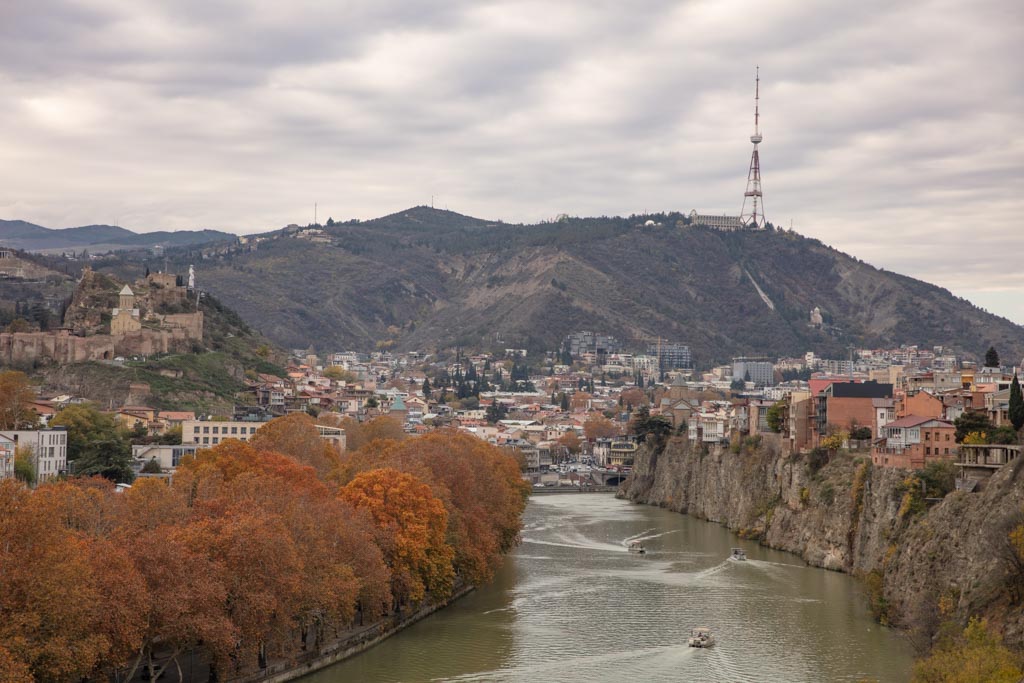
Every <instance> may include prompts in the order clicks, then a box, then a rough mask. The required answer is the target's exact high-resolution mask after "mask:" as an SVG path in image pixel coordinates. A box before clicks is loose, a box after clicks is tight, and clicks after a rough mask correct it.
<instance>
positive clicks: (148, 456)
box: [132, 444, 199, 470]
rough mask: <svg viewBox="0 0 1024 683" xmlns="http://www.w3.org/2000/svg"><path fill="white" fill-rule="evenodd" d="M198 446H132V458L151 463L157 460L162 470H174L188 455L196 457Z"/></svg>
mask: <svg viewBox="0 0 1024 683" xmlns="http://www.w3.org/2000/svg"><path fill="white" fill-rule="evenodd" d="M198 448H199V447H198V446H196V445H195V444H191V445H188V446H184V445H183V446H167V445H163V444H148V445H144V446H132V458H133V459H134V460H142V461H145V462H149V461H150V460H156V461H157V463H159V465H160V469H162V470H173V469H175V468H177V467H178V465H180V464H181V459H182V458H183V457H185V456H186V455H195V452H196V451H197V450H198Z"/></svg>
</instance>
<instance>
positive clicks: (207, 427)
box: [203, 425, 210, 434]
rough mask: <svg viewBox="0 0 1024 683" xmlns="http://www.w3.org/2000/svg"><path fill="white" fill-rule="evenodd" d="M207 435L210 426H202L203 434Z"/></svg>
mask: <svg viewBox="0 0 1024 683" xmlns="http://www.w3.org/2000/svg"><path fill="white" fill-rule="evenodd" d="M209 433H210V425H204V426H203V434H209Z"/></svg>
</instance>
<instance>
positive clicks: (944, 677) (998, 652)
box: [913, 617, 1024, 683]
mask: <svg viewBox="0 0 1024 683" xmlns="http://www.w3.org/2000/svg"><path fill="white" fill-rule="evenodd" d="M1022 676H1024V663H1022V661H1021V658H1020V656H1019V655H1017V654H1015V653H1014V652H1013V651H1012V650H1010V649H1009V648H1007V647H1006V646H1005V645H1003V644H1002V643H1001V642H1000V640H999V637H998V636H997V635H996V634H995V633H994V632H993V631H992V630H991V629H990V628H989V626H988V621H987V620H985V619H978V618H977V617H971V620H970V622H969V623H968V624H967V628H965V629H964V630H963V633H962V634H961V635H959V636H957V637H955V638H946V639H944V641H943V642H940V643H939V644H938V645H937V646H936V648H935V650H934V651H933V652H932V654H931V655H929V656H928V657H926V658H925V659H922V660H920V661H918V662H917V663H916V664H915V665H914V678H913V681H914V683H975V682H976V681H986V682H987V683H1017V682H1018V681H1019V680H1020V679H1021V677H1022Z"/></svg>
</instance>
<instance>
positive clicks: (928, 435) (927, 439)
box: [924, 432, 932, 441]
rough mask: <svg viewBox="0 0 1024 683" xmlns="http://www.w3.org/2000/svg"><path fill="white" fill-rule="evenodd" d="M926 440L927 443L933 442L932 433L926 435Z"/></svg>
mask: <svg viewBox="0 0 1024 683" xmlns="http://www.w3.org/2000/svg"><path fill="white" fill-rule="evenodd" d="M924 440H925V441H931V440H932V433H931V432H925V433H924Z"/></svg>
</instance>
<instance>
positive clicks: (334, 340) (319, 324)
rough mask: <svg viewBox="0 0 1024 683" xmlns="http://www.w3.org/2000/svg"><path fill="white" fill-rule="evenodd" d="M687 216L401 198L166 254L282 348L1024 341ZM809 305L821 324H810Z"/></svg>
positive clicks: (954, 305) (795, 348)
mask: <svg viewBox="0 0 1024 683" xmlns="http://www.w3.org/2000/svg"><path fill="white" fill-rule="evenodd" d="M648 219H651V220H653V221H654V222H655V223H656V225H653V226H648V225H644V224H645V223H646V222H647V221H648ZM686 223H687V221H686V219H685V218H684V217H683V216H681V215H679V214H671V215H661V216H644V217H641V218H635V217H634V218H607V217H602V218H586V219H566V220H563V221H560V222H557V223H546V224H541V225H533V226H521V225H509V224H504V223H500V222H488V221H483V220H479V219H474V218H470V217H466V216H460V215H458V214H454V213H451V212H447V211H437V210H433V209H430V208H427V207H417V208H414V209H410V210H408V211H404V212H400V213H397V214H394V215H391V216H386V217H384V218H380V219H376V220H372V221H366V222H349V223H344V224H335V225H333V226H330V227H324V228H323V233H305V234H303V233H301V232H299V233H295V232H294V231H292V232H291V233H289V232H288V231H278V232H276V233H271V234H268V235H267V236H265V239H264V240H263V241H261V242H260V243H259V244H258V246H257V247H256V248H253V247H251V246H250V247H247V248H244V249H243V248H236V247H231V248H228V247H227V246H225V247H224V248H222V249H221V250H220V252H219V253H218V252H216V251H214V250H210V251H204V252H203V253H202V254H200V253H199V252H197V251H195V250H188V249H172V250H169V252H168V256H169V257H170V258H171V260H172V262H173V263H176V264H177V267H178V269H179V270H180V269H184V268H185V267H187V263H189V262H192V261H199V262H198V263H197V272H198V273H199V279H200V281H201V283H202V286H203V287H204V288H205V289H208V290H210V291H212V292H213V293H215V294H216V295H217V296H218V297H219V298H221V299H222V300H223V301H224V302H225V304H226V305H228V306H230V307H231V308H233V309H235V310H237V311H238V312H239V314H240V315H241V316H242V317H243V318H244V319H245V320H247V321H248V322H249V323H251V324H252V325H253V326H254V327H255V328H257V329H259V330H260V331H261V332H263V333H264V334H266V335H267V336H268V337H270V338H271V339H273V340H274V341H276V342H278V343H280V344H282V345H284V346H289V347H305V346H308V345H310V343H312V344H314V345H315V346H316V347H318V348H320V349H324V350H328V349H340V348H345V347H354V348H364V349H366V348H372V347H373V346H374V345H375V344H377V343H381V342H383V343H385V344H390V345H393V346H394V347H395V348H400V349H413V348H434V347H447V346H451V345H454V344H461V345H466V346H492V347H503V346H518V347H528V348H530V349H531V350H537V351H539V350H544V349H554V348H556V347H557V346H558V344H559V342H560V340H561V339H562V338H563V337H564V335H565V334H567V333H569V332H572V331H574V330H580V329H590V330H595V331H600V332H605V333H609V334H613V335H615V336H617V337H619V338H620V339H622V340H625V341H632V342H634V343H635V344H639V343H640V341H639V340H641V339H642V338H644V337H647V338H650V337H656V336H661V337H663V338H669V339H673V340H680V341H685V342H689V343H690V345H691V346H692V348H693V350H694V355H695V358H696V360H697V362H698V363H700V364H703V365H706V364H707V363H709V362H711V361H717V360H725V359H728V358H730V357H731V356H733V355H739V354H745V353H762V354H772V355H788V354H798V353H803V352H804V351H806V350H808V349H815V350H817V351H819V352H822V353H831V354H835V355H841V356H845V351H844V349H845V347H846V345H847V344H850V343H856V344H864V345H870V346H881V345H892V344H899V343H909V344H921V345H926V346H932V345H937V344H942V345H946V346H950V347H953V348H955V349H958V350H961V351H964V352H967V353H969V354H977V353H979V352H980V349H984V348H987V347H988V346H989V345H990V344H992V345H995V346H996V347H997V348H998V349H999V350H1000V351H1001V352H1002V353H1003V354H1005V356H1006V357H1007V358H1013V359H1016V358H1020V357H1021V355H1022V354H1024V334H1022V333H1024V328H1021V327H1020V326H1018V325H1015V324H1013V323H1011V322H1010V321H1008V320H1005V319H1003V318H999V317H997V316H994V315H991V314H988V313H986V312H984V311H982V310H980V309H978V308H977V307H975V306H973V305H972V304H970V303H969V302H967V301H965V300H962V299H958V298H956V297H954V296H952V295H951V294H950V293H949V292H948V291H946V290H944V289H941V288H939V287H935V286H933V285H929V284H927V283H925V282H921V281H918V280H914V279H912V278H908V277H904V276H901V275H897V274H894V273H889V272H886V271H882V270H879V269H877V268H874V267H872V266H870V265H868V264H866V263H863V262H861V261H859V260H857V259H855V258H853V257H851V256H848V255H846V254H843V253H841V252H839V251H836V250H834V249H832V248H830V247H827V246H825V245H824V244H822V243H820V242H818V241H817V240H813V239H808V238H805V237H802V236H800V235H797V234H795V233H788V232H782V231H779V232H776V231H766V232H735V233H726V232H719V231H715V230H711V229H708V228H704V227H699V226H698V227H694V226H689V225H687V224H686ZM200 258H202V259H204V260H201V261H200ZM134 267H136V268H138V267H141V265H140V264H136V265H135V266H134ZM768 302H770V304H771V305H769V303H768ZM815 306H818V307H820V308H821V310H822V313H823V315H824V317H825V322H826V325H825V326H824V327H823V328H822V329H815V328H812V327H811V326H809V325H808V314H809V311H810V310H811V309H812V308H813V307H815Z"/></svg>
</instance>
